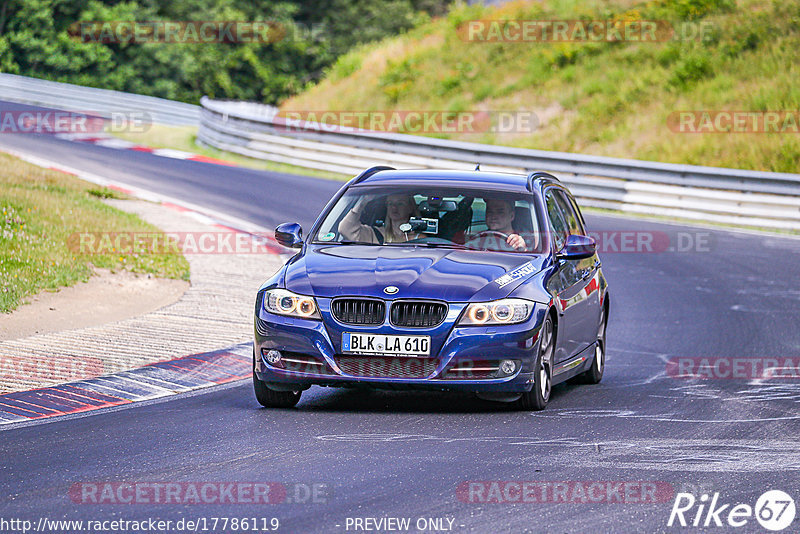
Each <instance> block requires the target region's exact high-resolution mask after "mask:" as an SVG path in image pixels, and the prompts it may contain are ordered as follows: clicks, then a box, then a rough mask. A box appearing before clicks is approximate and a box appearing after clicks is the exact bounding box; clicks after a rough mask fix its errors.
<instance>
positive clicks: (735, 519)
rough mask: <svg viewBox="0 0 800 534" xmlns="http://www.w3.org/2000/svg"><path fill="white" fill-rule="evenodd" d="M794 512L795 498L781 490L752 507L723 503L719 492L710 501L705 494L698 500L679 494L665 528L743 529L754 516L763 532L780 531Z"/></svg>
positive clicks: (768, 493)
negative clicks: (725, 527)
mask: <svg viewBox="0 0 800 534" xmlns="http://www.w3.org/2000/svg"><path fill="white" fill-rule="evenodd" d="M796 512H797V509H796V506H795V503H794V499H792V497H790V496H789V494H787V493H785V492H783V491H780V490H769V491H767V492H765V493H764V494H763V495H761V496H760V497H759V498H758V500H756V504H755V506H750V505H749V504H744V503H739V504H731V503H722V502H720V499H719V493H714V495H713V496H712V497H711V498H709V495H708V494H706V493H704V494H703V495H701V496H700V498H699V499H698V498H696V497H695V496H694V495H693V494H692V493H678V494H677V495H676V496H675V502H674V503H672V511H671V512H670V514H669V521H667V526H668V527H671V526H673V525H674V526H681V527H689V526H691V527H714V526H716V527H722V526H728V527H743V526H745V525H747V524H748V523H749V522H750V521H751V520H752V519H753V517H755V519H756V521H758V523H759V524H760V525H761V526H762V527H764V528H765V529H767V530H771V531H780V530H783V529H785V528H786V527H788V526H789V525H791V524H792V521H794V518H795V514H796ZM748 530H749V529H748Z"/></svg>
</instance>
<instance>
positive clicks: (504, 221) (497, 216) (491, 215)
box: [466, 198, 527, 250]
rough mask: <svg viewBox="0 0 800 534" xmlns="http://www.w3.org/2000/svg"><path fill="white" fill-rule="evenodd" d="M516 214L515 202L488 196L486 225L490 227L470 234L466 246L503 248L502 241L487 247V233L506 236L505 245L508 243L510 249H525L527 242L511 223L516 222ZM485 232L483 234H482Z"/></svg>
mask: <svg viewBox="0 0 800 534" xmlns="http://www.w3.org/2000/svg"><path fill="white" fill-rule="evenodd" d="M515 216H516V213H515V210H514V203H513V202H510V201H507V200H502V199H499V198H487V199H486V226H487V227H488V229H487V230H484V231H483V232H478V233H477V234H474V235H472V236H470V238H469V239H468V240H467V242H466V246H467V247H470V248H480V249H487V248H488V249H492V248H497V249H501V250H502V248H503V247H502V246H500V245H501V244H500V243H497V245H498V246H496V247H495V246H492V247H486V246H484V245H486V244H487V243H486V239H487V237H489V236H487V235H485V234H491V233H496V234H503V237H504V238H505V243H504V244H505V245H507V246H508V247H509V248H510V249H514V250H525V247H526V246H527V244H526V243H525V240H524V239H523V238H522V236H521V235H519V234H517V233H516V232H515V231H514V228H513V227H512V225H511V223H513V222H514V217H515ZM482 234H483V235H482Z"/></svg>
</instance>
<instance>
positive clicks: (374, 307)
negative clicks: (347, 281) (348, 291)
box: [331, 298, 386, 325]
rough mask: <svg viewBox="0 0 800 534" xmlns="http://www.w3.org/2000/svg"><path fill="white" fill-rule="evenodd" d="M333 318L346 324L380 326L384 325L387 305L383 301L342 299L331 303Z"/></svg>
mask: <svg viewBox="0 0 800 534" xmlns="http://www.w3.org/2000/svg"><path fill="white" fill-rule="evenodd" d="M331 313H332V314H333V317H334V318H335V319H336V320H337V321H339V322H340V323H344V324H355V325H378V324H383V319H384V317H385V316H386V304H384V302H383V301H382V300H375V299H360V298H342V299H335V300H334V301H333V302H332V303H331Z"/></svg>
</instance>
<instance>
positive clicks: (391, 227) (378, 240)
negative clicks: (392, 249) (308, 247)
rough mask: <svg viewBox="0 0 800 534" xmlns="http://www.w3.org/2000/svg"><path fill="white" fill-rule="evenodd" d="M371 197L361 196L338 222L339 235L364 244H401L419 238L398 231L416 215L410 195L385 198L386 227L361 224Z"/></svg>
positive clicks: (414, 234)
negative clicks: (362, 214)
mask: <svg viewBox="0 0 800 534" xmlns="http://www.w3.org/2000/svg"><path fill="white" fill-rule="evenodd" d="M372 198H373V197H370V196H369V195H364V196H362V197H361V198H360V199H359V200H358V202H356V205H355V206H353V209H351V210H350V211H348V212H347V215H345V216H344V217H343V218H342V220H341V221H340V222H339V233H341V234H342V236H344V237H345V239H348V240H350V241H361V242H365V243H375V244H383V243H402V242H405V241H410V240H412V239H416V238H418V237H420V236H421V234H418V233H415V232H412V231H411V230H409V231H407V232H404V231H403V230H401V229H400V227H401V226H402V225H403V224H407V223H408V220H409V219H410V218H411V216H412V215H415V214H416V213H417V203H416V202H415V201H414V197H413V196H411V195H405V194H399V195H389V196H387V197H386V225H385V226H384V227H377V226H370V225H368V224H361V213H362V212H363V211H364V208H365V207H366V205H367V203H368V202H369V201H371V200H372Z"/></svg>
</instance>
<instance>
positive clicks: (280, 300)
mask: <svg viewBox="0 0 800 534" xmlns="http://www.w3.org/2000/svg"><path fill="white" fill-rule="evenodd" d="M264 309H265V310H267V311H268V312H270V313H275V314H278V315H287V316H289V317H299V318H301V319H321V318H322V317H320V315H319V309H317V303H316V301H314V298H313V297H307V296H305V295H298V294H296V293H292V292H291V291H288V290H286V289H269V290H267V291H266V292H265V293H264Z"/></svg>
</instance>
